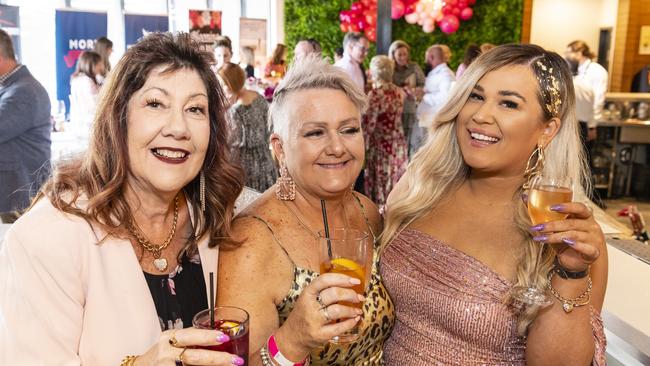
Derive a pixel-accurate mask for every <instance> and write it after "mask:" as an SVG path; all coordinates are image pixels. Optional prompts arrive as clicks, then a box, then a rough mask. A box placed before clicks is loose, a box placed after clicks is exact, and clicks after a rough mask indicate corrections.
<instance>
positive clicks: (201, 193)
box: [199, 170, 205, 212]
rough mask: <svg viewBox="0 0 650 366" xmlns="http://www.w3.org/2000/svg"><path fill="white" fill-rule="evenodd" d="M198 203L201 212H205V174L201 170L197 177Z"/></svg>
mask: <svg viewBox="0 0 650 366" xmlns="http://www.w3.org/2000/svg"><path fill="white" fill-rule="evenodd" d="M199 201H201V212H205V173H203V170H201V175H200V176H199Z"/></svg>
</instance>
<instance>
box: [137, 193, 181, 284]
mask: <svg viewBox="0 0 650 366" xmlns="http://www.w3.org/2000/svg"><path fill="white" fill-rule="evenodd" d="M179 196H180V195H176V198H174V220H173V221H172V228H171V230H169V235H167V239H165V241H164V242H163V243H162V244H160V245H156V244H153V243H151V242H150V241H149V239H147V238H146V237H145V236H144V234H142V233H140V232H139V230H137V229H136V228H135V226H134V221H131V222H130V223H128V224H126V229H127V230H128V231H129V232H130V233H131V235H133V236H134V237H135V238H136V239H137V240H138V243H139V244H140V246H141V247H142V248H143V249H144V250H146V251H147V252H149V253H151V254H153V258H154V260H153V265H154V267H156V269H158V270H159V271H160V272H165V270H166V269H167V259H166V258H160V255H161V253H162V251H163V250H164V249H165V248H167V247H168V246H169V243H171V242H172V239H173V238H174V234H175V233H176V223H177V222H178V207H179V205H180V203H179V202H180V199H179V198H178V197H179Z"/></svg>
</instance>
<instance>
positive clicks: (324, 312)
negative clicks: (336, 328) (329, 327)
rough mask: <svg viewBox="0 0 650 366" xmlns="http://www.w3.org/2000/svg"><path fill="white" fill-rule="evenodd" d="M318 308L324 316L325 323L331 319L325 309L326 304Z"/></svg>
mask: <svg viewBox="0 0 650 366" xmlns="http://www.w3.org/2000/svg"><path fill="white" fill-rule="evenodd" d="M320 310H321V312H322V313H323V315H324V316H325V323H330V322H331V321H332V319H331V318H330V314H329V312H328V311H327V306H325V307H324V308H321V309H320Z"/></svg>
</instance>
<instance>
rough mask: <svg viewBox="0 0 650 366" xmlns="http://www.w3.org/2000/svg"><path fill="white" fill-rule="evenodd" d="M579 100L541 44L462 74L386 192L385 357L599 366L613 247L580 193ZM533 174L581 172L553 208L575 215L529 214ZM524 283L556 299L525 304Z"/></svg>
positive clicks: (414, 361)
mask: <svg viewBox="0 0 650 366" xmlns="http://www.w3.org/2000/svg"><path fill="white" fill-rule="evenodd" d="M574 99H575V98H574V91H573V84H572V81H571V74H570V72H569V69H568V67H567V64H566V62H565V61H564V60H563V59H562V58H561V57H560V56H559V55H557V54H556V53H553V52H548V51H545V50H544V49H542V48H540V47H538V46H534V45H504V46H499V47H497V48H495V49H493V50H492V51H490V52H489V53H485V54H483V55H481V56H480V57H479V58H478V59H477V60H476V61H474V62H473V63H472V64H471V65H470V66H469V67H468V69H467V71H466V72H465V74H464V75H463V78H461V79H459V80H458V84H457V85H456V86H455V87H454V89H452V91H451V95H450V97H449V100H448V101H447V104H446V105H444V106H443V108H442V109H441V110H440V112H439V113H438V115H437V116H436V118H435V120H434V121H432V123H431V125H430V130H429V137H428V141H427V142H426V144H425V146H423V147H422V148H421V149H420V150H419V152H418V153H417V154H416V155H415V156H414V158H413V160H412V162H411V164H410V165H409V167H408V169H407V171H406V173H405V175H404V176H403V177H402V179H401V180H400V182H399V183H398V185H397V186H396V188H395V190H394V191H393V192H392V193H391V195H390V197H389V200H388V203H387V212H386V222H385V230H384V233H383V234H382V246H383V250H382V263H381V274H382V276H383V278H384V283H385V284H386V287H387V289H388V291H389V293H390V294H391V297H392V298H393V300H394V301H395V307H396V325H395V328H394V330H393V333H392V335H391V338H390V340H389V341H388V342H387V344H386V347H385V358H386V362H387V364H388V365H394V364H409V365H431V364H445V365H451V364H457V365H467V364H509V365H524V364H527V365H538V364H544V365H585V364H589V363H591V362H592V361H593V363H594V364H598V365H600V364H604V362H605V359H604V347H605V339H604V335H603V327H602V321H601V318H600V310H601V307H602V304H603V299H604V295H605V288H606V283H607V252H606V245H605V240H604V236H603V234H602V231H601V230H600V227H599V226H598V224H597V223H596V222H595V221H594V219H593V216H592V215H591V211H590V210H589V209H588V207H587V206H586V205H585V204H583V203H579V202H578V201H582V200H586V199H585V198H584V197H585V196H584V192H585V185H587V184H588V179H587V170H586V168H585V161H584V153H583V150H582V147H581V144H580V138H579V135H578V125H577V122H576V119H575V111H574ZM528 167H536V168H533V169H527V168H528ZM525 171H526V173H527V174H524V172H525ZM538 175H551V176H557V175H562V176H564V177H569V178H571V179H572V181H573V192H574V202H567V203H563V204H559V205H555V206H553V207H552V208H551V210H553V211H556V212H559V213H562V214H566V215H568V218H567V219H564V220H558V221H552V222H548V223H545V224H541V225H535V226H532V224H531V220H530V219H529V217H528V214H527V210H526V203H525V200H526V197H527V196H526V191H525V190H524V189H523V186H524V185H525V183H527V182H528V181H530V178H531V177H534V176H538ZM522 197H523V198H524V199H522ZM541 243H547V244H550V245H544V246H542V245H540V244H541ZM540 250H542V252H541V261H540V262H539V265H536V260H537V257H538V253H539V252H540ZM515 286H524V287H531V286H534V287H536V288H538V289H540V290H546V289H548V293H549V294H550V298H551V299H552V303H551V305H550V306H547V307H540V306H534V305H527V304H525V303H522V302H520V301H518V300H516V299H515V298H514V297H513V292H512V289H513V287H515Z"/></svg>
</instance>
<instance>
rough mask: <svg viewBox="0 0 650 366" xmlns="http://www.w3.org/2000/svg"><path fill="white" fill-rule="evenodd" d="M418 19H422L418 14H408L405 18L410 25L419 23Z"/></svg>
mask: <svg viewBox="0 0 650 366" xmlns="http://www.w3.org/2000/svg"><path fill="white" fill-rule="evenodd" d="M418 19H420V16H419V15H418V13H411V14H406V15H405V16H404V20H406V22H407V23H409V24H415V23H417V22H418Z"/></svg>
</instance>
